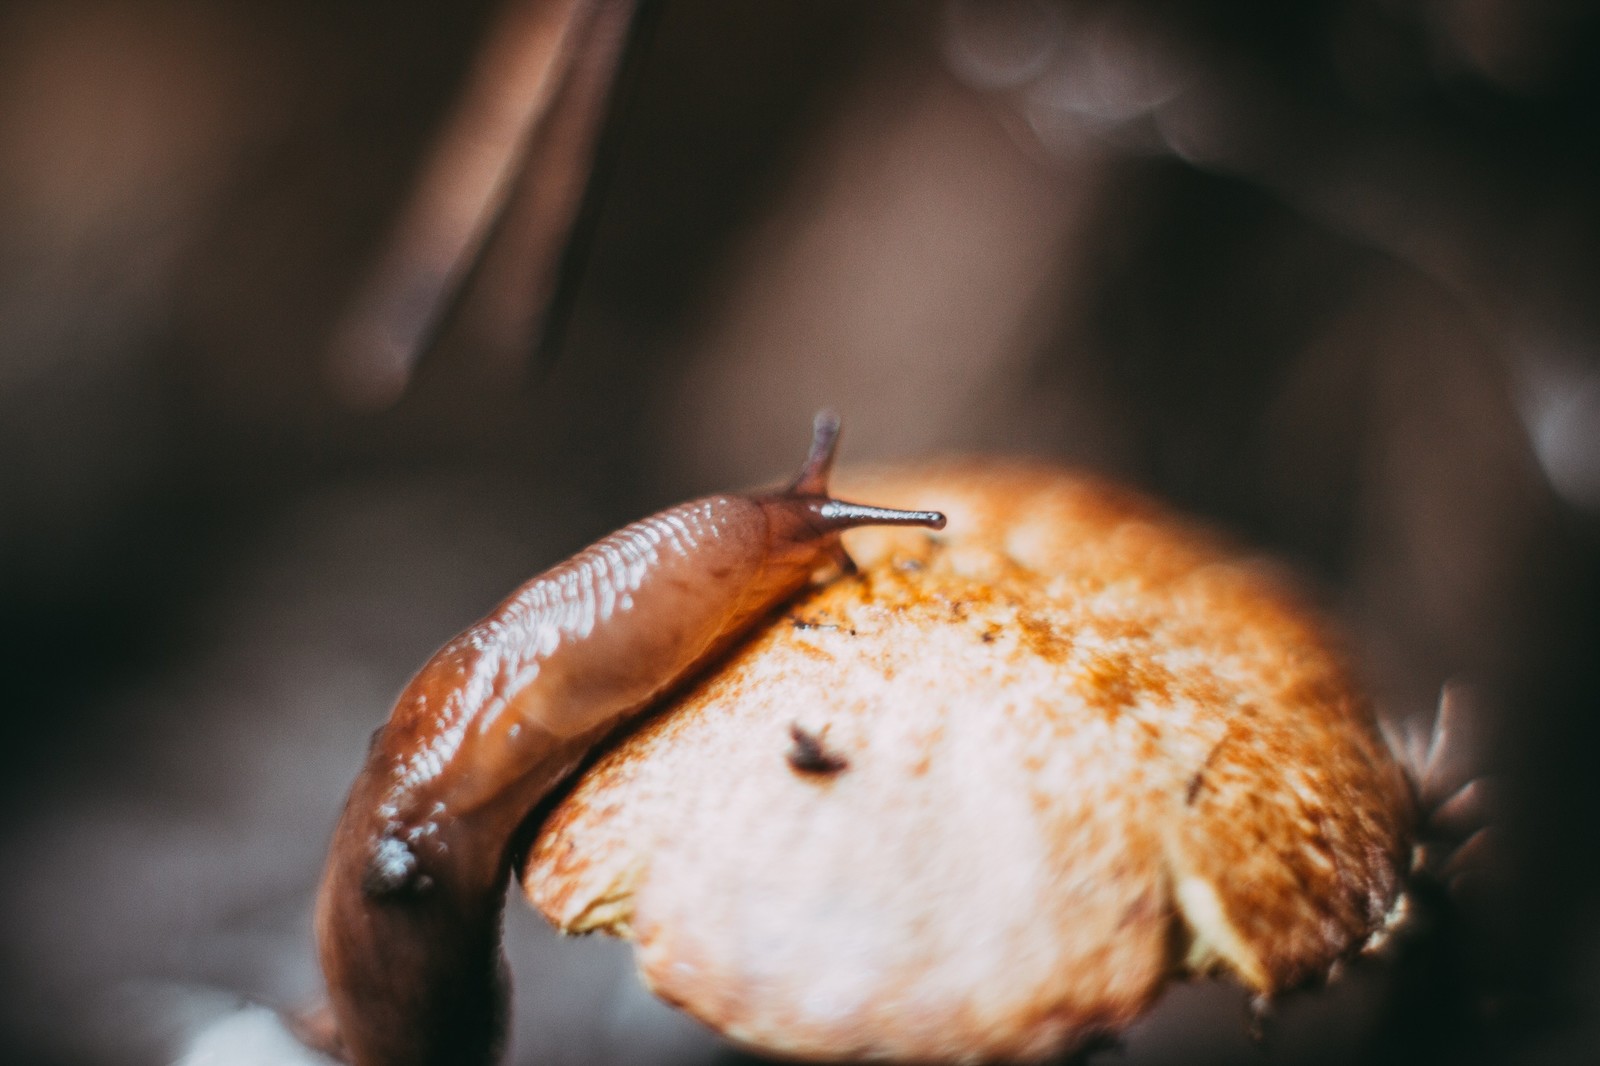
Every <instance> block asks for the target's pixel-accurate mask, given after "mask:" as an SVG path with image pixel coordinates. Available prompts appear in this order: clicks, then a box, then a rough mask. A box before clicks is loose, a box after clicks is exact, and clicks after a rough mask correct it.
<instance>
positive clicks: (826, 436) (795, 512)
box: [756, 411, 944, 572]
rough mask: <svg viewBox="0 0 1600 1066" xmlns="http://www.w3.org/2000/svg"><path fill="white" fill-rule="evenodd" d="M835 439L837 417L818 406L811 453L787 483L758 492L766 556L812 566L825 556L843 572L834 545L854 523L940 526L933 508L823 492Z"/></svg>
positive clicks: (846, 562)
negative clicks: (869, 501) (856, 499)
mask: <svg viewBox="0 0 1600 1066" xmlns="http://www.w3.org/2000/svg"><path fill="white" fill-rule="evenodd" d="M838 443H839V416H838V415H837V414H835V413H834V412H832V411H820V412H818V414H817V417H816V421H815V422H814V423H813V426H812V435H811V453H810V454H809V455H807V456H806V461H805V465H804V466H802V467H801V468H800V473H799V474H797V475H796V476H795V479H794V481H793V482H791V483H790V485H789V487H788V488H787V489H785V490H784V491H782V492H779V493H774V494H772V495H769V496H760V497H757V499H756V502H757V503H758V504H759V505H760V506H761V509H762V511H763V512H765V514H766V518H767V538H768V545H767V557H768V559H769V561H772V562H778V561H782V562H785V563H791V562H792V563H793V564H796V565H809V566H810V567H813V568H814V567H815V566H816V565H817V564H818V563H820V562H822V561H823V560H824V559H826V558H831V559H833V560H834V561H836V562H837V563H838V564H839V565H840V566H841V567H843V568H844V569H845V570H846V571H847V572H848V571H851V570H853V569H854V568H855V567H854V564H853V563H851V561H850V557H849V556H848V555H846V554H845V551H844V548H843V547H842V546H841V545H840V544H839V534H840V533H843V532H844V531H845V530H847V529H854V528H856V527H857V526H926V527H928V528H929V529H943V528H944V515H942V514H940V513H939V512H938V511H899V510H895V509H893V508H889V507H873V506H870V505H868V504H862V503H847V502H846V501H844V500H836V499H834V498H833V497H832V496H830V495H828V475H829V474H830V473H831V472H832V470H833V456H834V451H835V450H836V448H837V446H838Z"/></svg>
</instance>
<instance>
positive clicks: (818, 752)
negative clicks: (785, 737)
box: [784, 722, 850, 774]
mask: <svg viewBox="0 0 1600 1066" xmlns="http://www.w3.org/2000/svg"><path fill="white" fill-rule="evenodd" d="M789 736H790V738H792V739H793V740H794V747H792V748H790V749H789V751H788V754H787V755H785V756H784V757H785V758H786V759H788V760H789V765H790V766H792V767H793V768H794V769H795V770H796V771H797V772H798V773H802V774H836V773H838V772H839V771H841V770H843V769H844V768H845V767H847V766H849V765H850V762H849V760H848V759H846V758H845V757H844V756H843V755H839V754H838V753H836V752H831V751H829V750H828V749H827V748H825V747H823V746H822V738H821V737H820V736H817V735H816V734H813V733H811V732H809V731H808V730H807V729H805V727H803V726H802V725H801V724H800V723H799V722H792V723H790V725H789Z"/></svg>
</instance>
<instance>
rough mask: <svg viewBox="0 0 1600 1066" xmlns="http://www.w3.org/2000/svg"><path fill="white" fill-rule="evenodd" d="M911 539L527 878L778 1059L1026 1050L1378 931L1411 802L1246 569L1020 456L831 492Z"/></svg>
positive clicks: (1289, 616)
mask: <svg viewBox="0 0 1600 1066" xmlns="http://www.w3.org/2000/svg"><path fill="white" fill-rule="evenodd" d="M850 490H851V491H852V492H854V493H856V494H859V495H862V496H866V495H867V494H869V493H870V494H871V495H870V498H872V499H875V500H882V501H883V502H885V503H886V504H890V505H896V506H901V507H911V508H915V507H919V506H924V505H926V504H928V503H930V502H932V501H935V500H937V502H938V503H939V505H940V507H941V509H942V510H944V511H945V512H946V513H947V514H948V516H949V525H948V526H947V528H946V530H945V531H944V532H943V533H942V534H938V535H933V534H928V533H926V532H923V531H913V530H888V529H875V530H860V531H857V532H854V533H852V534H850V535H849V536H848V539H847V542H846V545H847V547H848V549H849V551H850V552H851V554H852V556H853V557H854V558H855V559H856V561H857V563H858V564H859V566H860V570H859V572H857V573H855V574H853V575H850V576H847V577H844V578H842V579H840V580H838V581H835V582H833V583H832V584H829V585H827V586H825V587H821V588H817V589H813V590H811V591H809V592H807V593H805V594H804V595H802V597H801V598H800V599H798V600H796V601H794V602H792V603H791V604H790V605H789V606H788V607H787V608H786V609H785V610H784V611H783V612H782V613H780V614H778V615H775V616H774V617H773V618H772V619H771V620H770V621H769V622H768V624H767V625H766V626H765V627H764V628H762V629H760V630H758V631H757V632H756V634H755V635H754V636H753V637H752V638H751V639H750V640H748V641H747V642H745V643H744V644H742V645H740V646H739V647H738V648H737V649H736V650H735V651H734V653H733V654H732V655H731V656H730V658H729V659H728V660H727V661H726V662H725V663H724V664H722V665H721V666H720V667H719V668H718V669H716V670H715V671H713V672H711V673H710V674H708V675H707V676H705V677H704V678H703V679H702V680H701V681H699V682H698V683H697V684H696V685H695V686H694V687H692V688H691V689H689V690H688V691H686V692H685V693H683V694H682V695H681V696H679V697H678V698H676V699H674V700H673V701H672V702H671V704H670V705H669V706H668V708H666V710H665V713H662V714H660V715H659V716H656V717H654V718H652V719H651V720H649V721H648V722H647V723H646V724H645V725H644V726H643V727H642V728H640V729H638V730H637V731H635V732H633V733H632V734H631V735H630V736H628V737H627V738H626V739H625V740H624V741H623V742H622V743H621V744H620V745H619V746H617V747H615V748H614V749H612V750H611V751H609V752H608V753H607V754H606V755H605V756H603V757H602V758H601V759H599V761H598V762H597V763H596V764H595V765H594V766H593V767H591V768H590V769H589V771H588V772H587V773H586V774H585V775H584V776H583V777H582V779H581V780H580V781H579V782H578V784H577V785H576V787H575V788H574V789H573V790H572V792H571V793H570V794H569V795H568V796H567V797H566V798H565V799H564V801H563V802H562V803H561V804H560V805H559V806H558V807H557V808H556V809H555V811H554V812H553V814H552V816H551V817H550V818H549V819H548V820H547V822H546V823H545V825H544V827H543V828H542V830H541V832H540V834H539V836H538V837H537V839H536V840H535V842H534V845H533V847H532V849H531V851H530V853H529V856H528V859H527V862H526V865H525V868H524V875H523V877H524V881H523V883H524V888H525V890H526V892H527V893H528V896H529V898H530V899H531V900H532V902H533V903H534V905H535V906H536V907H537V908H538V909H539V910H541V911H542V912H543V913H544V914H545V916H546V917H547V918H548V919H549V920H550V921H551V922H552V923H554V924H555V925H556V926H557V927H558V928H560V929H562V930H563V931H566V932H570V933H582V932H589V931H595V930H601V931H606V932H610V933H613V934H617V935H621V936H625V937H631V938H632V939H633V940H634V941H635V946H636V957H637V962H638V965H639V968H640V970H641V973H642V975H643V977H644V980H645V981H646V983H647V984H648V985H649V986H650V987H651V988H652V989H653V990H654V991H655V992H656V993H657V994H658V995H660V996H661V997H662V998H664V999H665V1000H667V1001H669V1002H671V1003H674V1004H676V1005H678V1006H680V1007H682V1008H683V1009H684V1010H686V1011H688V1012H689V1013H690V1014H692V1015H694V1016H695V1017H697V1018H699V1019H701V1020H702V1021H704V1022H705V1023H707V1024H708V1025H710V1026H711V1027H713V1028H714V1029H716V1030H718V1031H720V1032H722V1033H724V1034H726V1035H727V1036H729V1037H730V1038H732V1039H734V1040H736V1041H738V1042H741V1043H743V1044H746V1045H749V1046H752V1047H754V1048H757V1049H760V1050H764V1051H767V1052H772V1053H777V1054H781V1055H785V1056H793V1057H798V1058H807V1059H852V1058H870V1059H896V1060H905V1061H917V1062H929V1061H931V1062H972V1061H984V1060H990V1059H1004V1060H1036V1059H1042V1058H1047V1057H1050V1056H1053V1055H1057V1054H1060V1053H1062V1052H1063V1051H1066V1050H1068V1049H1071V1048H1075V1047H1080V1046H1082V1045H1083V1044H1085V1043H1086V1042H1088V1041H1090V1040H1092V1039H1094V1038H1096V1037H1098V1036H1103V1035H1106V1034H1112V1033H1116V1032H1118V1031H1120V1030H1121V1029H1123V1028H1124V1027H1126V1026H1127V1025H1128V1024H1129V1023H1130V1022H1131V1021H1132V1020H1133V1019H1134V1018H1136V1017H1137V1016H1138V1015H1139V1014H1140V1013H1141V1012H1143V1011H1144V1010H1145V1009H1146V1008H1147V1007H1148V1006H1150V1004H1151V1003H1152V1002H1153V1000H1154V999H1155V997H1156V996H1157V994H1158V993H1159V992H1160V990H1161V989H1162V987H1163V986H1164V985H1165V983H1166V982H1167V981H1168V980H1169V979H1171V978H1173V977H1174V976H1176V975H1184V974H1196V975H1198V974H1204V973H1212V972H1224V973H1227V974H1231V975H1232V976H1233V977H1234V978H1236V979H1237V980H1238V981H1239V982H1241V983H1242V984H1244V985H1245V986H1246V987H1248V988H1249V989H1251V990H1253V991H1254V992H1256V993H1259V994H1261V995H1264V996H1271V995H1273V994H1275V993H1278V992H1280V991H1282V990H1285V989H1287V988H1290V987H1293V986H1296V985H1299V984H1303V983H1305V982H1307V981H1312V980H1316V979H1319V978H1322V977H1324V976H1326V975H1327V974H1328V973H1329V972H1330V969H1331V968H1332V967H1333V966H1334V964H1335V963H1336V962H1338V961H1339V960H1341V959H1343V958H1345V957H1347V956H1349V955H1351V954H1352V953H1354V952H1357V951H1359V950H1360V949H1361V948H1362V947H1363V946H1365V945H1368V944H1369V943H1371V942H1373V941H1375V940H1377V939H1379V938H1381V936H1382V935H1383V933H1384V931H1385V930H1386V929H1387V927H1388V925H1389V923H1390V921H1391V919H1392V916H1393V915H1394V914H1395V913H1397V912H1398V911H1399V908H1400V904H1401V899H1402V876H1403V874H1404V872H1405V869H1406V863H1407V861H1408V856H1409V851H1410V843H1409V837H1410V832H1411V828H1410V826H1411V821H1412V815H1411V801H1410V793H1409V789H1408V786H1407V784H1406V781H1405V778H1404V776H1403V773H1402V771H1401V769H1400V768H1399V766H1398V765H1397V764H1396V762H1395V761H1394V759H1393V758H1392V757H1391V756H1390V754H1389V752H1388V749H1387V748H1386V747H1385V746H1384V744H1383V743H1382V742H1381V740H1380V739H1379V737H1378V734H1377V732H1376V730H1375V727H1374V722H1373V718H1372V713H1371V710H1370V708H1369V704H1368V702H1367V701H1366V699H1365V697H1364V696H1363V695H1362V693H1361V691H1360V689H1359V688H1358V687H1357V686H1356V684H1355V682H1354V681H1353V680H1352V677H1351V674H1350V671H1349V669H1348V667H1347V666H1346V664H1345V662H1344V659H1343V657H1342V655H1341V654H1340V652H1339V651H1338V649H1337V646H1336V644H1335V642H1334V641H1333V640H1332V638H1331V637H1330V636H1329V634H1328V633H1327V632H1326V631H1325V629H1324V628H1323V627H1322V625H1321V624H1320V623H1319V622H1318V621H1317V620H1316V618H1315V617H1314V615H1313V614H1311V613H1310V612H1309V611H1308V610H1307V609H1306V608H1305V607H1303V606H1302V605H1301V604H1300V602H1299V601H1298V599H1297V597H1296V595H1295V594H1294V592H1293V590H1292V588H1291V587H1290V585H1289V583H1288V582H1287V581H1286V580H1285V579H1284V577H1283V575H1282V574H1281V573H1279V572H1278V571H1276V570H1275V569H1274V568H1273V567H1271V566H1269V565H1267V564H1264V563H1262V562H1261V561H1260V560H1256V559H1250V558H1245V557H1241V556H1239V555H1238V554H1237V553H1236V552H1234V551H1232V550H1231V549H1229V548H1228V547H1226V546H1225V545H1224V544H1223V543H1222V542H1220V541H1219V540H1217V539H1214V538H1213V537H1211V536H1210V535H1209V534H1207V533H1205V532H1203V531H1199V530H1197V529H1195V528H1194V527H1192V526H1189V525H1186V524H1184V523H1182V522H1180V521H1177V520H1175V519H1173V518H1172V517H1171V516H1169V515H1167V514H1166V513H1164V512H1163V511H1161V510H1160V509H1159V508H1157V507H1155V506H1154V505H1152V504H1151V503H1149V502H1148V501H1146V500H1144V499H1143V498H1141V497H1139V496H1136V495H1134V494H1131V493H1128V492H1125V491H1123V490H1120V489H1116V488H1113V487H1110V486H1108V485H1105V484H1103V483H1100V482H1096V481H1091V480H1087V479H1084V478H1081V477H1077V476H1074V475H1070V474H1067V473H1065V472H1061V471H1058V470H1054V469H1051V468H1047V467H1042V466H1033V465H1021V464H1012V465H1007V464H996V463H992V462H987V463H981V464H980V463H976V462H973V463H965V464H962V463H954V464H944V465H941V466H934V467H923V468H919V469H908V470H900V471H884V472H881V473H879V474H877V475H873V476H866V477H863V478H860V479H857V480H856V481H855V482H854V483H852V484H851V485H850Z"/></svg>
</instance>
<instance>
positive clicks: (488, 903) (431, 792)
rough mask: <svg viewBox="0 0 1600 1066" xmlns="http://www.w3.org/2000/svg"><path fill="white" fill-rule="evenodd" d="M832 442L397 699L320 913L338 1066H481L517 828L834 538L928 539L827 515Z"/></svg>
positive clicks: (536, 606) (483, 628) (826, 426)
mask: <svg viewBox="0 0 1600 1066" xmlns="http://www.w3.org/2000/svg"><path fill="white" fill-rule="evenodd" d="M838 436H839V420H838V417H837V416H836V415H833V414H832V413H830V412H823V413H821V414H819V415H818V416H817V418H816V421H815V423H814V427H813V434H812V442H811V450H810V453H809V454H808V456H807V458H806V462H805V464H804V465H803V466H802V467H801V469H800V472H799V474H798V475H797V476H796V477H795V479H794V481H793V482H792V483H791V484H790V486H789V487H788V489H787V490H785V491H783V492H780V493H775V494H770V495H761V496H736V495H720V496H708V497H705V498H704V499H700V500H693V501H690V502H688V503H683V504H679V505H678V506H676V507H672V508H669V509H667V510H665V511H661V512H659V513H658V514H655V515H652V516H650V517H648V518H645V519H642V520H640V521H638V522H635V523H633V524H631V525H629V526H627V527H625V528H623V529H621V530H618V531H617V532H616V533H613V534H611V535H610V536H608V537H605V538H603V539H602V540H600V541H598V542H597V543H595V544H594V545H592V546H590V547H588V548H585V549H584V550H583V551H581V552H579V553H578V554H577V555H575V556H573V557H572V558H571V559H568V560H567V561H566V562H563V563H560V564H558V565H557V566H555V567H553V568H551V569H550V570H547V571H546V572H545V573H543V574H541V575H540V576H538V577H537V578H535V579H533V580H532V581H530V582H528V583H527V584H526V585H524V586H522V588H520V589H518V590H517V591H516V592H514V593H513V594H512V595H511V596H510V597H509V598H507V599H506V600H505V602H503V603H502V604H501V605H500V606H499V607H498V608H497V609H496V610H495V611H493V612H492V613H490V614H489V615H488V616H487V617H486V618H484V619H483V620H482V621H480V622H478V623H477V624H476V625H474V626H472V627H471V628H469V629H467V630H466V631H465V632H464V633H462V634H460V635H459V636H458V637H456V638H455V639H454V640H452V641H450V642H449V643H448V644H446V645H445V646H444V647H443V648H442V649H440V651H439V652H438V653H437V654H436V655H435V656H434V657H433V658H432V659H431V660H429V662H428V663H427V664H426V665H425V666H424V667H423V668H422V670H421V671H419V672H418V674H417V676H416V677H415V678H413V679H412V681H411V683H410V684H409V685H407V686H406V689H405V691H404V692H402V693H401V695H400V698H399V700H398V701H397V703H396V705H395V709H394V711H393V713H392V714H391V716H390V719H389V722H388V723H387V724H386V725H385V726H384V727H383V728H382V729H380V730H379V731H378V732H377V733H375V734H374V736H373V740H372V745H371V749H370V751H369V753H368V757H367V761H366V765H365V767H364V768H363V770H362V772H361V774H360V775H359V776H358V777H357V778H356V782H355V784H354V786H353V787H352V788H351V792H350V798H349V800H348V801H347V802H346V805H345V809H344V813H343V815H342V816H341V818H340V821H339V825H338V828H337V829H336V830H335V834H334V839H333V844H332V847H331V848H330V850H329V854H328V863H327V868H326V871H325V872H324V875H323V882H322V887H321V890H320V891H319V894H318V899H317V940H318V950H319V955H320V959H321V963H322V968H323V973H324V976H325V977H326V978H327V984H328V995H329V1001H330V1007H331V1011H332V1015H333V1017H334V1019H335V1021H336V1023H337V1027H338V1042H339V1044H340V1046H341V1047H342V1048H343V1049H344V1050H345V1053H346V1054H347V1055H348V1056H349V1058H350V1060H351V1061H352V1062H353V1063H355V1064H356V1066H401V1064H410V1063H416V1064H419V1066H420V1064H432V1063H461V1064H464V1066H470V1064H482V1063H488V1062H492V1061H494V1060H495V1058H496V1057H497V1056H498V1049H499V1048H500V1047H501V1045H502V1044H503V1029H504V1024H505V1019H506V1002H507V1000H506V984H505V980H504V974H503V971H504V965H503V961H502V960H501V958H500V951H499V930H500V919H501V911H502V908H503V906H504V899H505V888H506V883H507V875H508V871H509V864H510V852H511V849H512V847H513V842H514V840H515V839H516V838H517V834H518V830H519V828H520V827H521V826H522V824H523V823H524V821H525V820H526V818H527V815H528V813H529V812H530V811H531V810H533V809H534V807H535V806H537V804H538V803H539V801H540V800H541V799H543V798H544V797H545V796H546V795H547V794H548V793H549V792H550V791H551V790H552V789H554V788H555V787H556V786H557V785H558V784H559V783H560V782H561V780H562V779H563V778H565V777H566V776H567V774H569V773H570V772H571V771H572V769H573V768H574V767H575V766H577V765H578V764H579V762H581V761H582V758H583V756H584V754H585V753H586V752H587V751H588V750H589V748H590V747H592V746H593V744H595V743H596V742H597V741H598V740H599V739H600V738H601V737H603V736H605V735H606V734H607V733H608V732H610V731H611V730H612V729H613V728H614V727H615V725H616V724H617V723H618V722H619V721H621V720H622V719H624V718H626V717H628V716H631V715H634V714H637V713H639V712H640V711H642V710H644V709H645V708H647V707H649V706H650V705H651V704H652V703H654V702H655V701H656V699H657V698H659V697H660V696H661V695H662V694H663V693H664V692H665V691H666V690H667V689H669V688H671V687H673V686H674V685H677V684H679V683H681V682H682V681H683V680H684V679H685V678H687V677H689V676H690V675H692V674H693V673H694V672H695V671H696V670H698V669H699V668H700V667H701V666H703V665H704V664H705V663H706V662H707V661H708V660H710V659H711V658H712V657H714V656H715V655H717V654H718V653H719V652H721V651H722V650H724V649H725V648H726V647H727V646H728V645H729V644H730V643H731V642H732V641H734V640H735V639H737V638H738V637H739V636H741V635H742V634H743V633H744V632H745V631H746V629H748V628H749V626H750V625H751V624H753V623H754V622H755V621H756V620H757V619H759V618H760V617H762V616H763V615H765V614H766V613H768V612H769V611H771V609H772V608H773V607H775V606H777V605H778V604H779V603H782V602H783V601H784V600H786V599H788V598H789V597H790V596H792V595H794V594H795V593H796V592H798V591H799V590H800V589H801V588H803V587H804V586H805V585H806V583H807V582H809V581H810V580H811V579H812V575H813V573H814V572H815V571H816V570H817V568H818V566H819V565H820V564H822V563H824V562H826V561H827V560H829V559H836V560H839V561H840V562H842V563H843V564H845V565H846V566H847V567H848V564H849V559H848V556H846V555H845V554H844V549H843V548H842V547H841V546H840V544H839V534H840V533H841V532H843V531H844V530H847V529H852V528H855V527H857V526H863V525H922V526H927V527H930V528H933V529H939V528H942V527H943V525H944V516H943V515H941V514H938V513H937V512H933V511H896V510H890V509H887V508H880V507H872V506H868V505H865V504H855V503H846V502H843V501H840V500H835V499H832V498H831V497H829V496H828V495H827V491H828V487H827V482H828V476H829V474H830V472H831V470H832V467H833V457H834V452H835V449H836V447H837V443H838Z"/></svg>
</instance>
